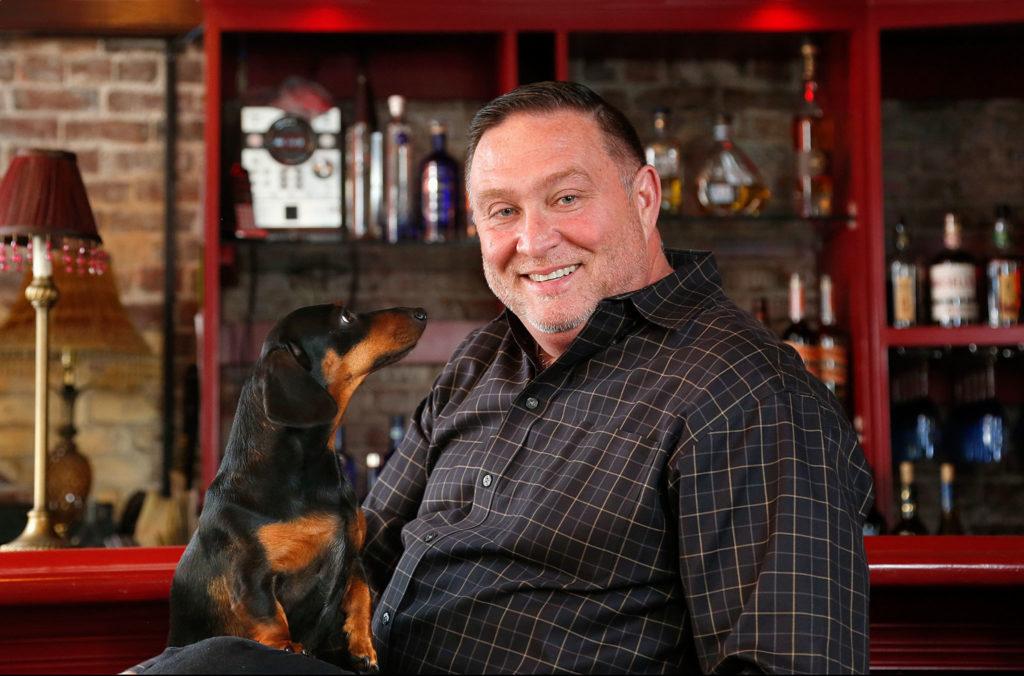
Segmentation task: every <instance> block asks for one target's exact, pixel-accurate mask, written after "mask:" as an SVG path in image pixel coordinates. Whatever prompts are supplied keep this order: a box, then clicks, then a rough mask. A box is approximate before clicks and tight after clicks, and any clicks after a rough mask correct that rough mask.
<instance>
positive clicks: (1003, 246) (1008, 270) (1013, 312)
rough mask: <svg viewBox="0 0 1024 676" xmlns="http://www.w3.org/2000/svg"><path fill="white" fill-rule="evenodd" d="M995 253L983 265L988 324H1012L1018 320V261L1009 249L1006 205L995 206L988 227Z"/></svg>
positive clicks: (1008, 222)
mask: <svg viewBox="0 0 1024 676" xmlns="http://www.w3.org/2000/svg"><path fill="white" fill-rule="evenodd" d="M992 245H993V246H994V248H995V253H994V255H993V256H992V258H990V259H989V261H988V265H986V266H985V277H986V280H987V282H988V285H987V286H988V324H989V326H992V327H1000V326H1012V325H1013V324H1016V323H1018V322H1019V321H1020V294H1021V261H1020V258H1018V257H1017V256H1016V255H1015V253H1014V251H1013V242H1012V238H1011V232H1010V208H1009V207H1008V206H1006V205H1005V204H1001V205H999V206H998V207H997V208H996V220H995V223H994V224H993V226H992Z"/></svg>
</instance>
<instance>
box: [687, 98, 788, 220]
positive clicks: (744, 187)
mask: <svg viewBox="0 0 1024 676" xmlns="http://www.w3.org/2000/svg"><path fill="white" fill-rule="evenodd" d="M714 134H715V143H714V147H713V149H712V151H711V153H710V154H709V155H708V159H707V160H706V161H705V162H704V166H703V167H702V168H701V170H700V172H699V173H698V174H697V201H698V202H700V206H701V208H702V209H703V210H704V212H705V213H709V214H711V215H713V216H734V215H736V214H752V215H753V214H758V213H760V211H761V209H762V208H763V207H764V205H765V204H766V203H767V202H768V197H769V195H770V193H769V191H768V188H767V187H765V183H764V180H763V179H762V178H761V172H759V171H758V170H757V167H756V166H755V165H754V163H753V162H752V161H751V160H750V158H749V157H747V154H746V153H745V152H743V151H742V150H741V149H740V148H739V147H737V146H736V144H734V143H733V142H732V121H731V119H730V117H729V116H728V115H723V114H719V115H718V117H717V118H716V120H715V129H714Z"/></svg>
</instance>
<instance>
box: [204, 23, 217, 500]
mask: <svg viewBox="0 0 1024 676" xmlns="http://www.w3.org/2000/svg"><path fill="white" fill-rule="evenodd" d="M203 43H204V49H205V54H206V121H205V127H204V142H205V145H206V192H205V195H204V206H205V208H204V227H203V232H204V235H205V246H204V248H203V298H202V303H203V314H202V317H203V339H202V340H203V355H202V360H201V370H200V393H201V394H200V401H201V408H200V439H201V443H202V465H201V475H202V476H201V481H202V483H201V488H202V489H204V490H205V488H206V487H207V486H209V485H210V482H212V481H213V477H214V476H215V475H216V474H217V467H218V466H219V464H220V360H219V359H218V357H219V355H220V112H221V63H220V52H221V34H220V32H219V31H218V30H217V29H216V27H213V26H209V25H208V26H207V27H206V31H205V34H204V37H203Z"/></svg>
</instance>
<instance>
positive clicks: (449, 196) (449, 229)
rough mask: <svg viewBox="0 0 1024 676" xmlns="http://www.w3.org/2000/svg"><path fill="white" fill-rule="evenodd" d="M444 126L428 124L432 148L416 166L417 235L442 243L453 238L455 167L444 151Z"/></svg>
mask: <svg viewBox="0 0 1024 676" xmlns="http://www.w3.org/2000/svg"><path fill="white" fill-rule="evenodd" d="M447 136H448V129H447V127H446V126H445V124H444V123H443V122H439V121H438V120H432V121H431V123H430V143H431V147H432V150H431V152H430V154H429V155H427V157H426V158H425V159H424V160H423V164H422V165H421V167H420V186H421V189H420V209H421V215H422V231H421V235H420V236H421V238H422V239H423V240H424V241H426V242H444V241H449V240H452V239H454V238H455V233H456V228H457V227H458V226H457V217H458V213H457V212H458V206H457V205H458V203H459V200H460V199H461V197H460V195H459V187H458V183H459V169H458V165H456V164H455V160H454V159H452V156H451V155H449V154H448V151H447V150H445V144H446V142H447Z"/></svg>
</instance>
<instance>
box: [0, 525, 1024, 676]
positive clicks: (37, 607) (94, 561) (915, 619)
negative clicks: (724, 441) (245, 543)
mask: <svg viewBox="0 0 1024 676" xmlns="http://www.w3.org/2000/svg"><path fill="white" fill-rule="evenodd" d="M867 550H868V559H869V561H870V563H871V585H872V592H871V666H872V669H873V670H887V669H965V668H986V669H1005V670H1010V669H1020V668H1021V666H1022V665H1024V613H1022V612H1021V608H1024V538H1018V537H981V536H964V537H913V538H901V537H873V538H868V539H867ZM181 551H182V549H181V548H180V547H157V548H139V549H120V550H101V549H83V550H66V551H57V552H24V553H11V554H3V555H2V556H0V626H2V627H3V632H2V633H0V672H3V673H23V674H33V673H34V674H41V673H114V672H117V671H120V670H122V669H124V668H126V667H129V666H131V665H132V664H135V663H137V662H139V661H141V660H143V659H145V658H147V657H150V656H152V655H154V654H156V653H158V652H160V651H161V650H162V649H163V646H164V639H165V638H166V634H167V595H168V592H169V590H170V585H171V576H172V575H173V573H174V566H175V564H176V563H177V561H178V557H179V556H181Z"/></svg>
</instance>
